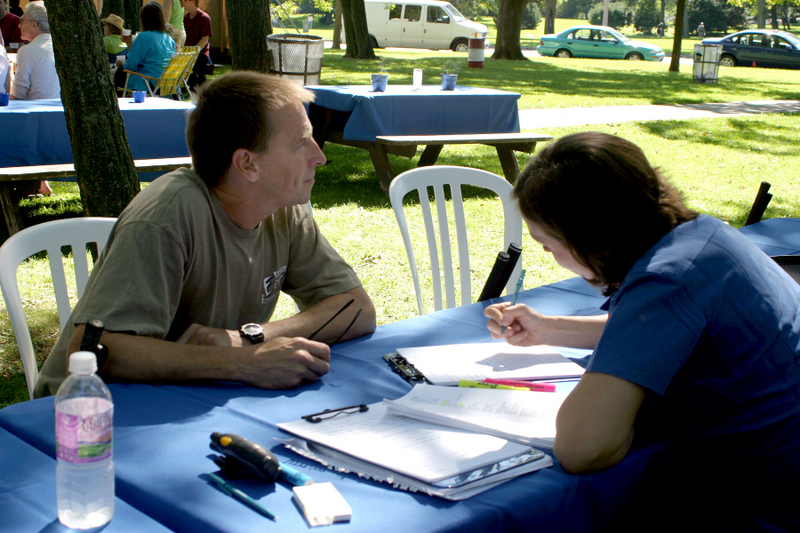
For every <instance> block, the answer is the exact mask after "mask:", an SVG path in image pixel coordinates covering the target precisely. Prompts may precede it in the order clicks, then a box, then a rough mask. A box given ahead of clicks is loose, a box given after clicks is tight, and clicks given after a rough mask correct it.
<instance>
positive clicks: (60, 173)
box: [0, 157, 192, 236]
mask: <svg viewBox="0 0 800 533" xmlns="http://www.w3.org/2000/svg"><path fill="white" fill-rule="evenodd" d="M133 164H134V166H135V167H136V170H137V171H138V172H162V171H163V172H169V171H172V170H175V169H178V168H181V167H190V166H192V158H191V157H169V158H164V159H138V160H135V161H134V162H133ZM75 175H76V172H75V166H74V165H73V164H72V163H68V164H60V165H33V166H25V167H6V168H0V209H2V211H3V220H4V221H5V224H6V227H7V228H8V234H9V236H10V235H13V234H15V233H16V232H18V231H19V230H20V229H22V227H23V224H22V218H21V216H20V214H19V206H18V205H17V202H15V201H14V200H13V199H12V196H11V189H12V188H13V186H14V182H20V181H42V180H51V179H56V178H69V177H72V176H75Z"/></svg>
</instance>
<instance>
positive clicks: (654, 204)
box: [514, 132, 697, 295]
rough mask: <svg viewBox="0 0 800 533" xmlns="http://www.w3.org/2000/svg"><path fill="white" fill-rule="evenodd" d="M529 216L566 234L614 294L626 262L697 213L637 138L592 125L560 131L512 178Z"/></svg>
mask: <svg viewBox="0 0 800 533" xmlns="http://www.w3.org/2000/svg"><path fill="white" fill-rule="evenodd" d="M514 197H515V198H516V199H517V202H518V204H519V209H520V211H521V212H522V216H524V217H525V218H526V219H527V220H529V221H531V222H534V223H536V224H538V225H539V226H541V227H542V228H543V229H544V230H545V231H547V232H548V233H549V234H550V235H551V236H553V237H554V238H556V239H558V240H559V241H560V242H563V243H564V245H565V246H566V247H567V248H568V249H569V250H570V251H571V252H572V254H573V255H574V256H575V258H576V259H577V260H578V261H579V262H580V263H581V264H583V265H584V266H586V267H588V268H589V269H590V270H592V272H594V274H595V276H596V277H595V279H593V280H590V281H592V283H594V284H596V285H600V286H603V287H605V294H606V295H610V294H613V293H614V292H615V291H616V290H617V289H618V288H619V286H620V284H621V283H622V281H623V279H624V278H625V276H626V275H627V273H628V270H630V268H631V266H633V264H634V263H635V262H636V260H638V259H639V258H640V257H641V256H642V255H644V253H645V252H647V250H649V249H650V248H651V247H652V246H653V245H654V244H655V243H656V242H658V240H660V239H661V238H662V237H664V236H665V235H666V234H667V233H669V232H670V231H671V230H672V229H673V228H674V227H676V226H678V225H679V224H682V223H684V222H686V221H688V220H691V219H693V218H695V217H696V216H697V213H695V212H694V211H691V210H690V209H688V208H687V207H686V206H685V205H684V204H683V199H682V197H681V194H680V193H679V192H678V191H677V190H676V189H675V188H674V187H673V186H672V185H671V184H670V183H668V182H667V181H666V180H665V179H664V178H663V177H662V176H661V174H660V173H659V172H658V170H656V169H655V168H653V167H652V166H651V165H650V163H649V162H648V161H647V158H646V157H645V155H644V153H643V152H642V151H641V149H639V147H638V146H636V145H635V144H633V143H631V142H629V141H626V140H625V139H622V138H620V137H615V136H614V135H608V134H605V133H597V132H584V133H576V134H573V135H568V136H566V137H562V138H561V139H559V140H558V141H557V142H555V143H553V144H552V145H550V146H548V147H547V148H545V149H544V150H542V151H541V153H539V155H537V156H536V157H535V158H534V159H533V160H532V161H531V162H530V163H528V166H527V167H526V168H525V170H523V171H522V173H521V174H520V176H519V178H517V182H516V184H515V185H514Z"/></svg>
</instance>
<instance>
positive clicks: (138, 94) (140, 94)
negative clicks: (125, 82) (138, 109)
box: [133, 91, 147, 104]
mask: <svg viewBox="0 0 800 533" xmlns="http://www.w3.org/2000/svg"><path fill="white" fill-rule="evenodd" d="M145 97H147V93H146V92H145V91H133V101H134V102H136V103H137V104H141V103H143V102H144V99H145Z"/></svg>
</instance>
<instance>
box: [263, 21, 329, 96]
mask: <svg viewBox="0 0 800 533" xmlns="http://www.w3.org/2000/svg"><path fill="white" fill-rule="evenodd" d="M267 48H268V49H269V53H270V55H271V56H272V58H271V61H270V69H269V71H270V74H276V75H278V76H281V77H283V78H288V79H290V80H295V81H298V82H300V83H302V84H303V85H319V81H320V75H321V73H322V55H323V52H324V50H325V40H324V39H323V38H322V37H319V36H317V35H297V34H294V33H282V34H274V35H267Z"/></svg>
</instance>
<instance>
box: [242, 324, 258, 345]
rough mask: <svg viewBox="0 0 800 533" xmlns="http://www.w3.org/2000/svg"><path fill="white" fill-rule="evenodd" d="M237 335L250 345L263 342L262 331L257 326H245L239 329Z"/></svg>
mask: <svg viewBox="0 0 800 533" xmlns="http://www.w3.org/2000/svg"><path fill="white" fill-rule="evenodd" d="M239 335H241V336H242V337H244V338H245V339H247V340H249V341H250V344H261V343H262V342H264V330H263V329H262V328H261V326H260V325H258V324H245V325H244V326H241V327H240V328H239Z"/></svg>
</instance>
